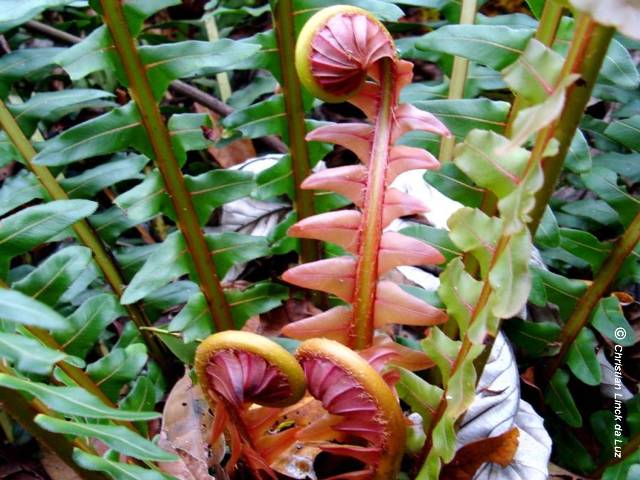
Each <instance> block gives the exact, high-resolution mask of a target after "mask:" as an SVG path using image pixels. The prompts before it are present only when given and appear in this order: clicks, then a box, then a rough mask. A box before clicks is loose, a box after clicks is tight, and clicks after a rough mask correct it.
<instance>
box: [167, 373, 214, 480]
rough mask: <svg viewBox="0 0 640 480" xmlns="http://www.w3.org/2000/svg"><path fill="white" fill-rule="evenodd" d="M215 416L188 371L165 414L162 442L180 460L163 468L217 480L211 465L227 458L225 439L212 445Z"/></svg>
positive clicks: (197, 479)
mask: <svg viewBox="0 0 640 480" xmlns="http://www.w3.org/2000/svg"><path fill="white" fill-rule="evenodd" d="M212 420H213V416H212V415H211V413H210V412H209V406H208V404H207V401H206V400H205V398H204V396H203V395H202V392H201V390H200V387H199V386H197V385H193V383H192V381H191V378H190V377H189V374H188V373H185V375H184V377H182V378H181V379H180V380H179V381H178V382H177V383H176V384H175V386H174V387H173V389H172V390H171V392H170V393H169V396H168V398H167V402H166V404H165V407H164V411H163V413H162V431H161V433H160V441H159V445H160V447H161V448H164V449H166V450H169V451H172V452H174V453H176V454H177V455H178V456H179V457H180V460H179V461H177V462H171V463H161V464H160V468H161V469H162V470H163V471H165V472H167V473H169V474H171V475H173V476H175V477H176V478H178V479H180V480H215V477H212V476H211V475H209V468H210V467H213V466H215V464H218V463H219V462H220V461H222V458H223V457H224V438H223V437H220V438H219V439H218V440H217V441H216V442H215V443H214V444H213V445H210V444H209V442H210V437H211V424H212Z"/></svg>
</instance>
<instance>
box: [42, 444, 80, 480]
mask: <svg viewBox="0 0 640 480" xmlns="http://www.w3.org/2000/svg"><path fill="white" fill-rule="evenodd" d="M40 463H41V464H42V468H44V470H45V472H47V475H49V476H50V477H51V480H82V478H80V476H78V474H77V473H76V472H74V471H73V469H72V468H71V467H70V466H69V465H67V464H66V463H64V462H63V461H62V460H60V457H58V456H57V455H56V454H55V453H53V452H51V451H50V450H47V449H46V448H43V449H42V458H41V459H40Z"/></svg>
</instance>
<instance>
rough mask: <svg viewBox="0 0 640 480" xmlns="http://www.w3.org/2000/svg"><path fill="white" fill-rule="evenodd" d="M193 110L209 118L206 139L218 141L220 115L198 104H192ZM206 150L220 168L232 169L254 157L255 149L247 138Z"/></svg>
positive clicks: (220, 132)
mask: <svg viewBox="0 0 640 480" xmlns="http://www.w3.org/2000/svg"><path fill="white" fill-rule="evenodd" d="M194 108H195V110H196V111H197V112H198V113H206V114H208V115H209V117H211V121H212V122H213V128H211V129H207V131H206V135H207V138H208V139H209V140H212V141H216V140H219V139H220V136H221V135H222V128H221V127H220V126H219V120H220V115H218V114H217V113H215V112H214V111H212V110H209V109H208V108H206V107H203V106H202V105H200V104H198V103H194ZM207 150H208V151H209V153H210V154H211V156H212V157H213V158H214V159H215V160H216V162H218V164H220V166H221V167H222V168H229V167H233V166H234V165H238V164H239V163H242V162H244V161H245V160H247V159H248V158H254V157H255V156H256V149H255V148H254V147H253V143H252V142H251V140H249V139H248V138H241V139H239V140H235V141H233V142H231V143H229V144H227V145H225V146H224V147H216V146H213V145H211V146H209V147H208V148H207Z"/></svg>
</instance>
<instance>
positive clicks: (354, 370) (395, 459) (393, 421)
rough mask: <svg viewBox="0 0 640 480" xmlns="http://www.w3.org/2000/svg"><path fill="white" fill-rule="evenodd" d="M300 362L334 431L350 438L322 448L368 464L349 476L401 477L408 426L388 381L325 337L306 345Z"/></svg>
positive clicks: (307, 432) (309, 433) (368, 479)
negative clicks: (406, 427)
mask: <svg viewBox="0 0 640 480" xmlns="http://www.w3.org/2000/svg"><path fill="white" fill-rule="evenodd" d="M296 358H297V359H298V361H299V362H300V364H301V365H302V367H303V368H304V373H305V376H306V377H307V383H308V385H309V387H308V388H309V392H310V393H311V395H312V396H314V397H315V398H317V399H318V400H320V401H321V402H322V406H323V407H324V408H325V409H326V410H327V412H328V413H329V415H327V417H326V420H327V421H328V423H329V425H330V426H331V430H333V431H337V432H340V433H342V434H344V435H346V439H345V441H344V442H341V443H340V444H336V443H321V444H320V445H319V446H320V448H321V449H322V450H324V451H325V452H329V453H333V454H336V455H342V456H348V457H352V458H355V459H356V460H359V461H360V462H362V463H363V464H364V465H365V466H364V468H363V469H362V470H360V471H355V472H350V473H349V474H346V475H345V476H344V478H349V479H354V480H355V479H357V480H374V479H380V480H382V479H389V478H396V476H397V474H398V471H399V469H400V461H401V460H402V455H403V453H404V445H405V422H404V417H403V415H402V410H401V409H400V405H399V404H398V401H397V400H396V398H395V396H394V394H393V393H392V391H391V389H390V388H389V387H388V386H387V385H386V383H385V382H384V380H383V379H382V377H381V376H380V375H378V373H377V372H376V370H375V369H374V368H373V367H372V366H371V365H369V363H368V362H367V360H365V359H364V358H362V357H361V356H360V355H358V354H357V353H356V352H354V351H353V350H350V349H349V348H347V347H345V346H344V345H341V344H339V343H337V342H334V341H333V340H328V339H325V338H316V339H311V340H307V341H305V342H303V343H302V344H301V345H300V347H298V350H297V351H296ZM322 420H323V419H320V420H319V421H318V423H321V422H322ZM325 426H327V424H326V423H325ZM317 432H318V429H317V425H314V424H312V425H310V426H309V427H307V428H306V429H304V430H302V432H300V433H299V434H298V435H297V437H298V438H299V439H301V440H304V439H305V438H308V437H310V438H312V439H313V438H314V437H315V438H317ZM314 434H316V435H314Z"/></svg>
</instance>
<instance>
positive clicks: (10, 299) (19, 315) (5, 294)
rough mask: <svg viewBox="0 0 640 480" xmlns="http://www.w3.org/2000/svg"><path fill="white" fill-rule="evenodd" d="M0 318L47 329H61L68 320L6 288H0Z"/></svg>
mask: <svg viewBox="0 0 640 480" xmlns="http://www.w3.org/2000/svg"><path fill="white" fill-rule="evenodd" d="M0 319H2V320H8V321H10V322H15V323H22V324H25V325H32V326H34V327H39V328H44V329H47V330H62V329H64V328H67V326H68V322H67V321H66V320H65V319H64V318H63V317H62V316H61V315H60V314H59V313H58V312H56V311H55V310H53V309H51V308H50V307H48V306H46V305H45V304H43V303H40V302H38V301H37V300H34V299H33V298H31V297H28V296H27V295H25V294H23V293H20V292H17V291H15V290H9V289H7V288H0Z"/></svg>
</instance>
